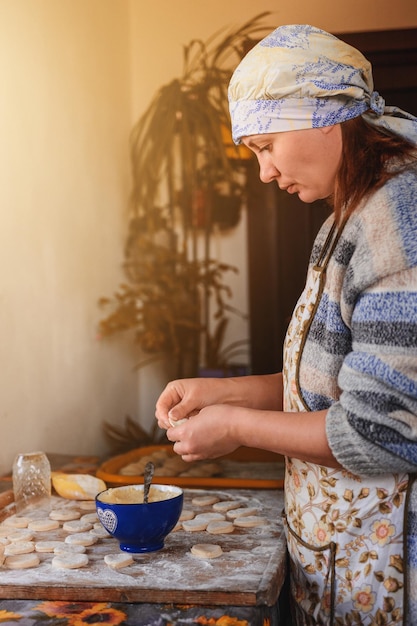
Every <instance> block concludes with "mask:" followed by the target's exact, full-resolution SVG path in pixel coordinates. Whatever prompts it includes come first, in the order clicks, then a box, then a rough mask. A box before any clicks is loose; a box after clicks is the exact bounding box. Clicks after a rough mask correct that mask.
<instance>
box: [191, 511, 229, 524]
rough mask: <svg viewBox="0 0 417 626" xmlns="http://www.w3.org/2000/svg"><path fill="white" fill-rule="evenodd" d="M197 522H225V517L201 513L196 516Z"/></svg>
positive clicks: (219, 514) (218, 514) (217, 514)
mask: <svg viewBox="0 0 417 626" xmlns="http://www.w3.org/2000/svg"><path fill="white" fill-rule="evenodd" d="M194 519H195V520H201V521H203V522H213V521H214V520H217V521H218V520H224V519H225V517H224V515H222V514H221V513H215V512H213V513H199V514H198V515H196V516H195V518H194Z"/></svg>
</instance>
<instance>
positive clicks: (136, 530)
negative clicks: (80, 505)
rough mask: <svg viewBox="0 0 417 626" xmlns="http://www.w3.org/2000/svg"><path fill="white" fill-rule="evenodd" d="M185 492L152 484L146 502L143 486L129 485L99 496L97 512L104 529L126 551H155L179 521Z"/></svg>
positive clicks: (115, 488) (160, 546)
mask: <svg viewBox="0 0 417 626" xmlns="http://www.w3.org/2000/svg"><path fill="white" fill-rule="evenodd" d="M183 501H184V493H183V490H182V489H180V487H175V486H173V485H154V484H152V485H151V489H150V492H149V500H148V503H147V504H144V503H143V485H125V486H123V487H113V488H110V489H106V490H105V491H102V492H101V493H99V494H98V495H97V496H96V509H97V515H98V517H99V520H100V522H101V524H102V525H103V526H104V528H105V529H106V530H107V531H108V532H109V533H110V534H111V535H113V537H115V538H116V539H117V540H118V541H119V544H120V548H121V550H125V551H126V552H153V551H154V550H160V549H161V548H163V546H164V540H165V537H166V536H167V535H168V534H169V533H170V532H171V530H172V529H173V528H174V526H175V524H176V523H177V522H178V520H179V517H180V515H181V511H182V505H183Z"/></svg>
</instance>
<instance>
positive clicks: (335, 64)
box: [156, 25, 417, 626]
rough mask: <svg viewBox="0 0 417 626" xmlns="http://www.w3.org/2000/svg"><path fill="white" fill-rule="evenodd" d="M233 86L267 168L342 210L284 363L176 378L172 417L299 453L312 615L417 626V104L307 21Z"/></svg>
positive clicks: (246, 66)
mask: <svg viewBox="0 0 417 626" xmlns="http://www.w3.org/2000/svg"><path fill="white" fill-rule="evenodd" d="M229 101H230V112H231V119H232V132H233V138H234V141H235V142H236V143H240V142H243V143H244V144H246V145H247V146H248V147H249V148H250V149H252V150H253V151H254V152H255V154H256V156H257V158H258V161H259V165H260V177H261V180H262V181H264V182H270V181H273V180H275V181H276V182H277V184H278V185H279V187H280V188H281V189H285V190H286V191H288V193H297V194H298V196H299V197H300V199H301V200H303V201H304V202H313V201H314V200H317V199H319V198H327V199H328V200H329V202H331V204H332V206H333V214H332V216H331V217H330V218H329V219H328V220H327V221H326V222H325V224H324V225H323V227H322V229H321V231H320V233H319V234H318V236H317V239H316V241H315V243H314V246H313V250H312V254H311V259H310V265H309V270H308V276H307V282H306V286H305V289H304V292H303V294H302V295H301V297H300V300H299V302H298V303H297V305H296V308H295V311H294V314H293V317H292V320H291V323H290V325H289V328H288V332H287V336H286V340H285V345H284V368H283V372H282V374H281V373H280V374H274V375H268V376H248V377H245V378H234V379H233V378H231V379H222V380H220V379H217V380H216V379H212V380H210V379H188V380H178V381H174V382H171V383H169V384H168V386H167V387H166V389H165V390H164V391H163V393H162V394H161V396H160V398H159V400H158V402H157V408H156V417H157V419H158V422H159V425H160V426H161V427H162V428H166V429H167V436H168V439H169V440H171V441H173V442H174V450H175V451H176V452H177V453H178V454H179V455H181V456H182V457H183V459H185V460H188V461H193V460H197V459H203V458H209V457H211V458H213V457H218V456H221V455H223V454H226V453H228V452H231V451H232V450H234V449H236V448H237V447H238V446H241V445H246V446H252V447H255V448H261V449H265V450H273V451H275V452H278V453H281V454H283V455H285V457H286V462H287V469H286V479H285V499H286V503H285V522H286V531H287V541H288V550H289V555H290V564H291V595H292V599H293V603H292V604H293V618H294V622H295V623H296V624H320V625H324V624H326V625H328V624H335V625H339V624H340V625H341V624H363V625H371V624H408V625H409V626H412V625H414V626H415V624H417V604H416V598H415V597H413V593H414V595H416V594H417V591H416V589H417V584H416V583H417V580H416V577H415V572H416V567H417V517H416V513H415V511H417V497H415V495H414V490H413V488H412V487H413V478H414V477H413V473H414V472H416V471H417V162H416V143H417V119H416V118H415V117H413V116H411V115H409V114H407V113H405V112H403V111H400V110H399V109H396V108H393V107H385V103H384V101H383V99H382V98H381V97H380V96H379V94H378V93H377V92H375V91H373V81H372V74H371V68H370V64H369V63H368V62H367V60H366V59H365V58H364V57H363V56H362V55H361V54H360V53H359V52H358V51H357V50H355V49H354V48H352V47H350V46H348V45H347V44H345V43H343V42H341V41H340V40H338V39H337V38H335V37H333V36H332V35H330V34H328V33H325V32H323V31H321V30H319V29H316V28H314V27H311V26H306V25H295V26H283V27H280V28H278V29H276V30H275V31H274V32H273V33H271V34H270V35H269V36H268V37H266V38H265V39H264V40H263V41H261V42H260V43H259V44H258V45H256V46H255V47H254V48H253V49H252V50H251V51H250V52H249V53H248V55H247V56H246V57H245V58H244V59H243V61H242V62H241V63H240V65H239V66H238V68H237V69H236V71H235V73H234V75H233V77H232V80H231V83H230V87H229ZM184 418H189V419H185V420H184V422H181V423H180V420H183V419H184Z"/></svg>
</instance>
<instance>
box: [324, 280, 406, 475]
mask: <svg viewBox="0 0 417 626" xmlns="http://www.w3.org/2000/svg"><path fill="white" fill-rule="evenodd" d="M390 279H391V280H390V281H388V279H385V281H384V289H383V290H378V289H376V288H373V289H372V290H369V291H366V292H365V293H363V294H362V295H361V296H360V298H359V300H358V302H357V304H356V306H355V309H354V313H353V317H352V326H351V328H352V340H353V341H352V351H351V352H350V353H348V354H347V356H346V357H345V359H344V361H343V364H342V367H341V370H340V373H339V377H338V384H339V388H340V390H341V393H340V397H339V400H338V402H336V403H334V404H333V405H332V406H331V407H330V408H329V411H328V415H327V422H326V429H327V437H328V440H329V445H330V447H331V449H332V451H333V454H334V455H335V457H336V458H337V459H338V461H339V462H340V463H341V464H342V465H343V466H344V467H346V468H348V469H350V470H351V471H353V472H355V473H359V474H361V473H364V474H378V473H381V472H386V471H390V472H396V471H407V472H416V471H417V269H416V268H413V269H410V270H407V271H404V272H402V273H401V276H399V275H392V276H390ZM390 284H391V287H390V286H389V285H390ZM407 286H408V290H407Z"/></svg>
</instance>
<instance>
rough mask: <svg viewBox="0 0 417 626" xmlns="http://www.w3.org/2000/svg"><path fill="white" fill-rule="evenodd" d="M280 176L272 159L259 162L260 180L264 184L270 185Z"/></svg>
mask: <svg viewBox="0 0 417 626" xmlns="http://www.w3.org/2000/svg"><path fill="white" fill-rule="evenodd" d="M278 176H279V171H278V170H277V168H276V167H275V165H274V164H273V163H272V161H271V159H262V161H261V160H259V178H260V179H261V181H262V182H263V183H270V182H271V181H273V180H275V179H276V178H277V177H278Z"/></svg>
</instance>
